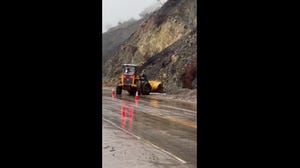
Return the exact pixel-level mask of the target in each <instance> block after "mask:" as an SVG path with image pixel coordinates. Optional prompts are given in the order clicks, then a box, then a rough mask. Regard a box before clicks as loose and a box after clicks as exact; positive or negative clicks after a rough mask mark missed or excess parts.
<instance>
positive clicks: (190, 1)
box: [102, 0, 197, 92]
mask: <svg viewBox="0 0 300 168" xmlns="http://www.w3.org/2000/svg"><path fill="white" fill-rule="evenodd" d="M196 9H197V1H196V0H169V1H167V2H166V3H165V4H164V5H163V6H162V7H161V8H160V9H159V10H157V11H155V12H154V13H152V14H150V15H149V16H147V18H144V19H143V20H139V21H137V22H139V23H137V24H138V26H137V27H136V29H135V30H134V31H133V32H132V33H131V34H130V35H129V36H128V38H127V39H125V40H123V41H122V42H120V44H119V45H118V47H115V48H113V51H111V52H110V53H106V58H105V61H104V62H103V72H102V75H103V78H104V79H109V80H112V81H117V80H118V78H117V77H118V75H119V73H120V72H121V65H122V64H124V63H135V64H139V65H141V66H142V67H143V68H144V69H145V70H146V74H147V75H148V78H149V79H158V80H161V81H162V82H163V84H164V87H165V91H167V92H172V91H174V90H176V89H178V88H188V89H196V88H197V81H196V79H197V75H196V74H197V73H196V72H197V61H196V60H197V14H196V11H197V10H196ZM114 31H117V30H114ZM118 31H121V30H118ZM111 33H112V32H111ZM110 39H112V38H110Z"/></svg>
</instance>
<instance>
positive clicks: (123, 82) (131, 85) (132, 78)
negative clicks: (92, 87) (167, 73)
mask: <svg viewBox="0 0 300 168" xmlns="http://www.w3.org/2000/svg"><path fill="white" fill-rule="evenodd" d="M122 67H123V72H122V74H121V76H120V77H119V79H120V80H119V83H118V84H117V86H116V94H122V90H126V91H127V92H128V93H129V94H130V95H134V94H135V93H136V91H138V94H143V95H149V94H150V92H151V91H152V92H155V91H159V92H162V90H163V88H162V84H161V82H159V81H148V79H147V77H146V75H145V73H144V70H143V71H142V73H141V74H138V70H139V68H140V67H139V66H137V65H136V64H123V65H122Z"/></svg>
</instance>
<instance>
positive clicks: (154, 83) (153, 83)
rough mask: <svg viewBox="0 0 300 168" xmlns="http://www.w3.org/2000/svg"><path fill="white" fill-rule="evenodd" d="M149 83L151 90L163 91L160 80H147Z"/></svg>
mask: <svg viewBox="0 0 300 168" xmlns="http://www.w3.org/2000/svg"><path fill="white" fill-rule="evenodd" d="M149 83H150V85H151V88H152V90H151V92H159V93H162V92H163V84H162V82H161V81H154V80H149Z"/></svg>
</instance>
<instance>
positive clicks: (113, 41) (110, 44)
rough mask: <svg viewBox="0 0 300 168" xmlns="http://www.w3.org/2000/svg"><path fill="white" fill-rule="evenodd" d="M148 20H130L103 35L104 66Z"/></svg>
mask: <svg viewBox="0 0 300 168" xmlns="http://www.w3.org/2000/svg"><path fill="white" fill-rule="evenodd" d="M146 19H147V18H146V17H145V18H143V19H140V20H129V21H127V22H124V23H122V24H120V25H118V26H116V27H112V28H110V29H109V30H108V31H107V32H106V33H104V34H102V64H104V63H105V62H106V61H107V60H108V59H109V57H110V56H112V55H114V53H115V51H117V50H118V49H119V46H120V44H122V43H123V42H124V41H125V40H126V39H128V38H129V37H130V35H132V33H134V32H135V31H136V30H137V28H138V27H139V25H140V24H141V23H142V22H143V21H145V20H146Z"/></svg>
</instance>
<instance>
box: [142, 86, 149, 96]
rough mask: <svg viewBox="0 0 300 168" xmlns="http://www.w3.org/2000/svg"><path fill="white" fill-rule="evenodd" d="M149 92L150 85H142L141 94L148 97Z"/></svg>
mask: <svg viewBox="0 0 300 168" xmlns="http://www.w3.org/2000/svg"><path fill="white" fill-rule="evenodd" d="M150 92H151V85H150V83H144V84H143V86H142V94H143V95H149V94H150Z"/></svg>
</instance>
